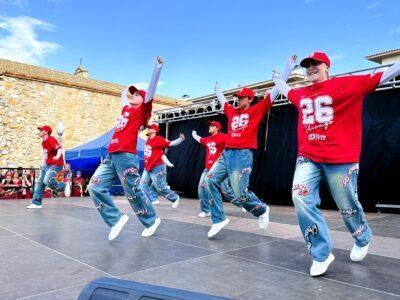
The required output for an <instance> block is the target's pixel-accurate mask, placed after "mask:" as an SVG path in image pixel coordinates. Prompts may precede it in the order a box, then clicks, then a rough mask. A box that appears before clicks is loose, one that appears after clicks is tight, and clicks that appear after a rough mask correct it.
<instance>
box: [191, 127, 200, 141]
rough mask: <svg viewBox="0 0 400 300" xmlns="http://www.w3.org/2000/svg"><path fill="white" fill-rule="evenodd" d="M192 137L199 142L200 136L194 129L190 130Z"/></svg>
mask: <svg viewBox="0 0 400 300" xmlns="http://www.w3.org/2000/svg"><path fill="white" fill-rule="evenodd" d="M192 137H193V138H194V139H195V140H196V141H198V142H199V143H200V139H201V136H199V135H198V134H197V132H196V130H193V131H192Z"/></svg>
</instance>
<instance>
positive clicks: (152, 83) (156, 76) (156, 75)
mask: <svg viewBox="0 0 400 300" xmlns="http://www.w3.org/2000/svg"><path fill="white" fill-rule="evenodd" d="M163 66H164V60H163V59H162V58H161V56H157V63H156V66H155V68H154V71H153V75H152V76H151V80H150V84H149V87H148V89H147V92H146V97H145V99H144V103H149V102H150V101H151V100H152V99H153V97H154V94H155V93H156V89H157V84H158V80H159V79H160V74H161V70H162V68H163Z"/></svg>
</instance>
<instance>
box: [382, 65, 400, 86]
mask: <svg viewBox="0 0 400 300" xmlns="http://www.w3.org/2000/svg"><path fill="white" fill-rule="evenodd" d="M399 75H400V61H398V62H396V63H395V64H394V65H392V66H391V67H390V68H389V69H386V70H385V71H384V72H383V74H382V77H381V82H380V83H379V85H381V84H385V83H386V82H388V81H389V80H391V79H393V78H395V77H397V76H399Z"/></svg>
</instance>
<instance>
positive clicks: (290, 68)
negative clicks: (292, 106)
mask: <svg viewBox="0 0 400 300" xmlns="http://www.w3.org/2000/svg"><path fill="white" fill-rule="evenodd" d="M296 64H297V55H292V56H291V57H289V59H288V60H287V63H286V66H285V70H284V71H283V73H282V75H281V80H282V81H283V82H284V83H285V84H286V81H287V80H288V78H289V76H290V74H291V73H292V71H293V69H294V67H295V66H296ZM274 82H275V80H274ZM279 91H280V88H279V87H278V86H277V84H276V82H275V86H274V87H273V89H272V91H271V92H270V95H271V102H274V101H275V98H276V97H277V96H278V94H279ZM281 92H282V91H281ZM285 96H287V95H285Z"/></svg>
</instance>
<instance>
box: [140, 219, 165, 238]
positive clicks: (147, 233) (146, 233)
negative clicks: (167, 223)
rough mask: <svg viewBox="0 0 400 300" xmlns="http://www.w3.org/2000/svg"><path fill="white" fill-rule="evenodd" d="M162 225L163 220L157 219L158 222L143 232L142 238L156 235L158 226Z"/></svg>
mask: <svg viewBox="0 0 400 300" xmlns="http://www.w3.org/2000/svg"><path fill="white" fill-rule="evenodd" d="M160 223H161V219H160V218H157V219H156V221H155V222H154V224H153V225H151V226H150V227H149V228H145V229H144V230H143V231H142V236H143V237H150V236H152V235H153V234H154V232H156V230H157V227H158V225H160Z"/></svg>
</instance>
